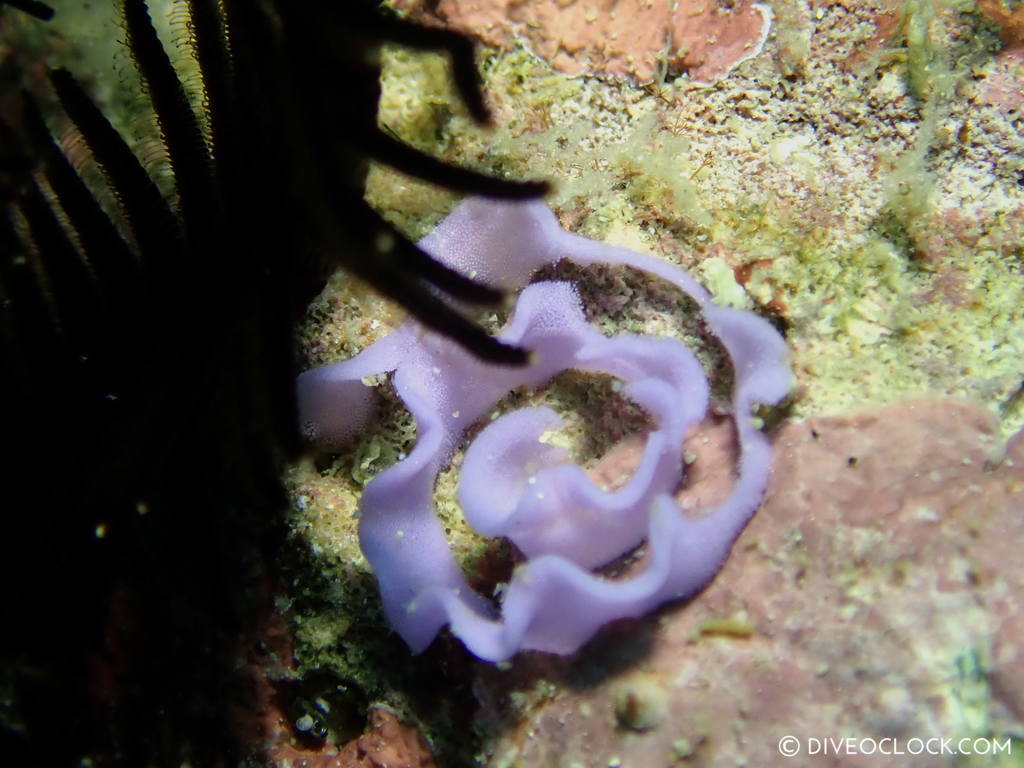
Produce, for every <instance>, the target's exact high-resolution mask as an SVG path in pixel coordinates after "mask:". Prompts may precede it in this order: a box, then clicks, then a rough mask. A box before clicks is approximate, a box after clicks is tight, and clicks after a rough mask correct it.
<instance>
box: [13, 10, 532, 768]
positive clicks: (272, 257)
mask: <svg viewBox="0 0 1024 768" xmlns="http://www.w3.org/2000/svg"><path fill="white" fill-rule="evenodd" d="M5 5H8V6H11V7H10V8H7V7H3V8H0V15H2V14H6V13H13V12H16V11H17V10H19V9H20V10H23V11H27V12H29V13H30V14H33V15H36V16H38V17H40V18H46V16H47V15H48V10H47V8H46V7H45V6H43V5H42V4H41V3H35V2H29V1H28V0H20V1H19V2H8V3H6V4H5ZM120 5H121V10H122V17H123V27H124V29H123V34H124V38H125V41H126V43H127V47H128V49H129V51H130V52H131V56H132V59H133V60H134V62H135V66H136V68H137V69H138V71H139V74H140V76H141V80H142V82H143V83H144V85H145V87H146V90H147V92H148V97H149V100H150V102H151V104H152V109H153V112H154V114H155V116H156V118H157V122H158V124H159V129H160V136H161V139H162V142H163V144H164V147H165V149H166V155H167V158H168V160H169V165H170V168H171V170H172V172H173V179H174V193H173V195H172V196H171V200H168V199H167V198H165V196H164V195H162V194H161V192H160V190H159V188H158V186H157V185H156V184H155V183H154V181H153V179H152V178H151V174H150V173H149V172H148V171H147V168H146V166H145V165H144V164H143V163H141V162H140V161H139V159H138V158H137V157H136V156H135V155H134V154H133V152H132V151H131V149H130V148H129V145H128V143H127V142H126V141H125V139H124V137H123V136H122V135H121V134H120V133H119V132H118V131H117V130H116V129H115V128H114V126H113V125H112V124H111V122H110V121H109V120H108V118H107V116H106V115H105V114H104V113H103V111H102V110H101V109H100V108H99V107H98V106H97V104H96V103H95V101H94V100H93V99H92V98H91V97H90V95H89V93H88V89H87V88H86V87H84V86H83V84H82V83H81V82H80V81H79V80H78V79H77V77H76V75H75V74H74V73H72V72H69V71H66V70H57V71H54V72H53V73H52V75H51V77H50V81H51V83H50V88H49V94H48V95H47V99H48V100H49V101H55V102H56V103H58V104H59V107H58V108H57V109H56V110H55V111H54V110H41V109H40V108H39V106H38V103H39V102H38V98H37V96H36V95H30V94H29V93H27V92H25V93H20V94H19V93H11V92H9V89H8V92H6V93H3V94H0V95H2V98H0V103H2V104H3V115H2V120H0V205H2V206H3V210H2V213H3V215H2V216H0V355H2V360H0V370H2V372H3V375H2V376H0V404H2V408H3V413H2V418H3V421H2V425H0V429H2V432H0V434H2V438H0V447H2V456H0V458H2V461H3V465H2V466H3V469H2V477H3V481H4V486H5V490H6V493H7V499H6V501H5V502H4V503H3V504H2V508H3V515H4V535H3V536H2V537H0V539H2V544H0V547H2V551H0V575H2V578H3V580H4V581H3V586H4V589H5V591H6V598H7V600H6V602H5V608H6V612H5V618H6V619H7V626H8V627H9V628H10V629H9V630H8V631H6V632H4V633H2V635H0V697H3V700H2V701H0V705H2V706H0V729H2V730H0V735H2V737H3V740H4V741H3V743H2V744H0V748H2V750H3V752H2V754H4V755H5V757H10V756H14V757H13V758H12V759H13V760H14V762H13V763H10V764H18V765H22V764H24V765H28V764H37V765H44V764H64V765H69V764H72V763H74V764H78V761H79V760H81V759H82V758H89V759H91V760H92V761H93V763H94V764H103V763H123V764H125V765H143V764H146V765H179V764H181V761H183V760H189V761H190V762H191V764H193V765H205V764H223V765H231V764H234V763H235V762H236V761H235V756H237V753H238V750H239V744H238V740H237V739H236V736H235V734H236V730H237V729H236V728H235V725H236V724H235V723H233V722H232V719H231V716H230V713H232V712H235V713H237V712H245V711H246V710H245V706H246V705H245V703H244V699H245V695H244V691H240V689H239V688H238V685H237V683H238V680H237V678H236V677H235V676H234V675H233V670H234V669H235V668H236V667H237V662H238V658H239V654H240V653H242V652H243V650H244V647H245V646H246V643H247V642H250V641H251V640H252V638H253V637H257V636H258V633H259V627H260V622H261V621H262V619H263V618H265V616H266V614H267V612H268V611H270V610H271V609H270V606H269V601H268V600H267V597H268V595H270V594H271V592H272V589H271V585H272V583H273V563H274V562H275V551H276V547H277V546H278V545H279V543H280V541H281V538H282V534H281V531H282V525H281V520H282V510H283V507H284V495H283V492H282V490H281V484H280V479H279V478H280V473H281V468H282V464H283V462H284V461H285V460H286V459H287V458H288V457H290V456H292V455H294V454H295V453H296V452H297V451H298V450H299V444H298V438H297V429H296V414H295V411H296V408H295V402H294V377H295V374H296V357H297V355H296V353H295V349H294V344H293V339H294V328H295V323H296V322H297V321H298V319H299V318H301V317H302V315H303V313H304V311H305V308H306V306H307V305H308V303H309V301H310V300H311V299H312V298H313V297H314V296H315V295H316V294H317V293H318V292H319V291H320V290H321V289H322V287H323V285H324V282H325V279H326V277H327V276H328V275H329V274H330V273H331V272H332V271H333V270H334V269H336V268H338V267H341V268H343V269H345V270H346V271H347V272H349V273H351V274H353V275H356V276H358V277H360V278H362V279H363V280H365V281H367V282H368V283H370V284H371V285H372V286H374V287H375V288H376V289H377V290H378V291H380V292H381V293H383V294H384V295H386V296H388V297H390V298H391V299H393V300H394V301H396V302H398V303H399V304H401V305H403V306H404V307H406V308H407V309H408V310H409V311H410V312H411V313H413V314H414V315H416V316H417V317H419V318H420V319H421V320H422V322H423V323H425V324H426V325H427V326H430V327H432V328H434V329H435V330H437V331H438V332H440V333H442V334H446V335H447V336H449V337H450V338H451V339H452V340H453V341H454V342H456V343H459V344H462V345H464V346H465V347H466V348H468V349H469V350H471V351H472V352H473V353H475V354H476V355H478V356H480V357H481V358H484V359H486V360H489V361H492V362H495V363H503V364H512V365H514V364H521V363H523V362H525V360H526V352H525V351H524V350H522V349H519V348H516V347H511V346H507V345H504V344H502V343H500V342H498V341H496V340H495V339H493V338H492V337H490V336H488V335H487V334H486V333H485V332H484V331H483V330H482V329H480V328H479V327H478V326H477V325H476V324H474V323H473V322H472V321H470V320H469V319H467V318H466V317H465V316H463V315H462V314H461V313H460V312H459V311H458V310H457V309H456V308H455V302H469V303H474V302H475V303H488V302H495V301H497V300H499V299H500V298H501V297H500V294H499V293H498V292H497V291H495V290H493V289H491V288H489V287H488V286H485V285H481V284H479V283H477V282H475V281H473V280H471V279H469V278H468V277H466V276H463V275H460V274H457V273H455V272H452V271H451V270H449V269H447V268H446V267H444V266H442V265H440V264H438V263H437V262H435V261H433V260H432V259H431V258H430V257H429V256H428V255H427V254H425V253H423V252H422V251H420V250H419V249H418V248H417V247H416V246H415V245H414V244H413V243H411V242H409V241H408V240H407V239H406V238H405V237H403V236H402V235H401V233H399V232H397V231H395V230H394V229H393V228H392V227H391V226H390V225H389V224H388V223H387V222H385V221H384V220H383V219H382V218H381V217H380V216H379V215H377V214H376V213H375V212H374V211H373V210H372V209H371V208H370V207H369V206H368V205H367V204H366V203H365V201H364V199H363V192H364V182H365V177H366V172H367V166H368V162H369V160H371V159H373V160H377V161H380V162H383V163H386V164H389V165H392V166H393V167H395V168H396V169H398V170H400V171H404V172H407V173H410V174H413V175H416V176H419V177H421V178H423V179H426V180H428V181H432V182H435V183H437V184H439V185H441V186H444V187H447V188H450V189H454V190H458V191H463V192H472V193H477V194H483V195H489V196H497V197H506V198H522V197H530V196H535V195H538V194H541V193H543V192H544V190H545V185H544V184H543V183H536V182H517V181H510V180H505V179H498V178H493V177H490V176H487V175H483V174H479V173H476V172H473V171H469V170H466V169H463V168H458V167H453V166H450V165H447V164H445V163H443V162H439V161H438V160H436V159H434V158H432V157H429V156H427V155H424V154H422V153H420V152H417V151H415V150H413V149H411V148H410V147H407V146H405V145H404V144H402V143H400V142H398V141H396V140H394V139H392V138H391V137H389V136H388V135H387V134H386V133H384V132H382V131H381V130H380V129H379V128H378V126H377V119H376V114H377V103H378V99H379V95H380V94H379V88H380V86H379V75H380V72H379V67H378V65H377V63H376V54H377V52H378V49H379V47H380V45H381V44H382V43H384V42H394V43H398V44H401V45H406V46H412V47H415V48H424V49H436V50H441V51H445V52H447V53H448V54H449V55H450V58H451V61H452V72H453V77H454V79H455V82H456V83H457V85H458V88H459V91H460V93H461V95H462V97H463V99H464V100H465V102H466V104H467V107H468V108H469V110H470V112H471V113H472V115H473V116H474V117H475V118H476V119H477V120H478V121H480V122H486V120H487V111H486V109H485V107H484V102H483V98H482V96H481V93H480V89H479V85H478V82H477V72H476V69H475V66H474V62H473V53H472V49H471V47H470V45H469V43H468V42H467V41H466V40H464V39H463V38H461V37H459V36H458V35H454V34H451V33H447V32H443V31H438V30H427V29H423V28H420V27H417V26H415V25H412V24H409V23H406V22H405V21H402V20H401V19H398V18H396V17H393V16H389V15H386V14H384V13H383V12H382V11H381V9H380V8H379V7H378V4H377V2H373V1H370V0H351V2H313V1H312V0H279V1H275V0H220V1H219V2H218V0H189V2H188V3H187V6H188V11H189V16H190V21H189V25H188V29H189V44H190V45H191V46H192V48H193V51H194V56H195V58H196V60H197V61H198V64H199V68H200V70H201V73H202V86H203V92H204V98H203V99H202V108H201V109H198V110H194V109H193V108H192V106H191V102H190V99H189V97H188V94H187V91H186V89H185V88H184V87H183V86H182V84H181V82H180V81H179V78H178V75H177V74H176V71H175V68H174V67H173V66H172V64H171V61H170V58H169V56H168V54H167V51H166V50H165V48H164V47H163V46H162V45H161V43H160V41H159V39H158V37H157V35H156V33H155V31H154V27H153V24H152V22H151V19H150V16H149V9H148V7H147V5H146V3H145V2H144V0H123V2H121V3H120ZM58 11H59V9H58ZM111 33H112V34H118V31H117V30H112V31H111ZM325 83H337V84H338V85H337V87H336V88H332V87H327V86H325ZM44 111H46V113H47V115H48V116H44ZM50 112H54V114H50ZM56 123H61V124H65V125H68V124H70V125H72V126H73V127H74V130H75V131H76V132H77V133H78V134H79V136H80V142H79V146H84V147H85V148H86V149H87V151H88V154H89V155H90V157H91V162H92V163H94V164H95V165H96V166H98V167H99V169H100V170H101V171H102V177H103V180H102V183H101V184H100V185H99V187H100V188H97V184H95V183H86V181H83V178H82V176H81V175H80V173H79V171H78V170H77V166H76V165H73V164H72V162H71V161H70V160H69V159H68V157H67V156H66V153H65V152H64V151H63V150H62V149H61V145H60V144H59V143H58V142H57V141H55V139H54V138H53V131H52V129H53V127H54V124H56ZM15 500H17V502H16V503H15ZM246 638H249V640H247V639H246ZM252 643H255V641H254V640H252ZM240 649H243V650H240ZM225 702H227V703H225ZM240 702H241V703H240ZM55 718H59V721H58V722H55ZM243 730H244V729H243ZM57 731H59V737H58V736H57V733H56V732H57Z"/></svg>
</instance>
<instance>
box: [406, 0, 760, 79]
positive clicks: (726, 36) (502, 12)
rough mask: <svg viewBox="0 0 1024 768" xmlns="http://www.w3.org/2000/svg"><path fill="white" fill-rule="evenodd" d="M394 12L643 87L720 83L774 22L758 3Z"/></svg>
mask: <svg viewBox="0 0 1024 768" xmlns="http://www.w3.org/2000/svg"><path fill="white" fill-rule="evenodd" d="M395 6H396V7H398V8H403V9H405V10H409V11H410V12H411V15H412V18H415V19H416V20H417V21H421V22H424V23H443V24H444V25H446V26H448V27H451V28H453V29H457V30H459V31H460V32H465V33H467V34H469V35H471V36H473V37H475V38H477V39H478V40H480V41H482V42H484V43H487V44H488V45H492V46H495V47H502V48H508V47H511V46H512V45H514V44H515V43H517V42H518V43H522V44H524V45H526V46H528V47H529V48H531V49H532V50H533V51H534V52H535V53H537V54H538V55H539V56H542V57H543V58H544V59H545V60H546V61H548V62H549V63H550V64H551V66H553V67H554V68H555V69H557V70H560V71H562V72H565V73H566V74H570V75H582V74H592V75H601V76H610V77H620V78H623V77H629V78H633V79H635V80H638V81H640V82H650V81H652V80H654V79H657V78H659V77H664V75H665V74H670V75H678V74H680V73H682V72H686V73H688V74H689V75H690V77H691V78H693V79H694V80H697V81H701V82H712V81H714V80H718V79H719V78H720V77H723V76H724V75H725V74H726V73H727V72H728V71H729V70H730V69H732V68H733V67H734V66H735V65H736V64H738V63H739V62H740V61H743V60H745V59H747V58H750V57H752V56H755V55H757V54H758V53H759V52H760V51H761V48H762V46H763V45H764V41H765V39H766V38H767V36H768V30H769V29H770V28H771V19H772V14H771V10H770V9H769V8H768V6H767V5H761V4H758V3H756V2H754V0H736V2H732V1H730V2H716V1H715V0H681V1H680V2H667V0H660V2H659V1H657V0H619V1H617V2H615V3H606V2H600V0H579V1H578V2H576V0H569V1H568V2H565V1H564V0H562V1H561V2H541V3H538V2H534V0H498V1H497V2H495V1H494V0H485V1H484V2H480V1H479V0H441V2H439V3H430V4H426V3H422V2H419V0H397V1H396V2H395Z"/></svg>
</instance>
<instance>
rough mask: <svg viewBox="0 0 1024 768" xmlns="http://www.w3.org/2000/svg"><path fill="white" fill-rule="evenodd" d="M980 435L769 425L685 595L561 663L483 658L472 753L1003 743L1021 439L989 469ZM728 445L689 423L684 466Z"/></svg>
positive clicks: (1016, 627) (713, 753)
mask: <svg viewBox="0 0 1024 768" xmlns="http://www.w3.org/2000/svg"><path fill="white" fill-rule="evenodd" d="M994 435H995V425H994V423H993V420H992V418H991V416H990V415H989V414H988V413H986V412H984V411H981V410H979V409H977V408H975V407H973V406H969V405H964V404H959V403H952V402H948V401H938V402H937V401H928V402H916V403H908V404H903V405H899V406H894V407H890V408H886V409H883V410H875V411H871V412H867V413H863V414H858V415H852V416H845V417H838V418H818V419H812V420H810V421H806V422H802V423H797V424H791V425H788V426H786V427H785V428H783V429H782V430H781V431H780V432H779V433H778V434H777V435H776V436H775V438H774V443H775V447H776V464H775V469H774V474H773V478H772V481H771V485H770V488H769V491H768V494H767V495H766V499H765V503H764V504H763V506H762V508H761V509H760V510H759V512H758V513H757V515H756V516H755V517H754V519H753V520H752V521H751V523H750V525H748V527H747V529H746V530H745V531H744V533H743V534H742V535H741V537H740V538H739V540H738V541H737V543H736V546H735V548H734V550H733V552H732V555H731V556H730V558H729V560H728V562H727V563H726V565H725V567H724V568H723V570H722V571H721V573H719V575H718V577H717V578H716V579H715V581H714V582H713V583H712V584H711V586H709V587H708V588H707V589H706V590H705V591H704V592H703V593H702V594H701V595H700V596H698V597H697V598H696V599H695V600H693V601H692V602H690V603H689V604H686V605H678V606H673V607H669V608H667V609H665V610H663V611H662V612H661V614H660V615H656V616H651V617H648V618H646V619H643V620H638V621H630V622H619V623H618V624H617V625H615V626H613V627H610V628H609V629H608V630H606V631H605V632H604V633H603V634H602V635H601V636H600V637H599V638H598V639H597V640H596V641H595V642H594V643H592V644H591V645H590V646H588V647H587V648H586V649H584V651H583V652H581V653H580V654H578V655H577V656H576V657H574V658H569V659H558V658H554V657H549V656H540V655H526V656H522V657H520V658H518V659H517V660H516V661H515V662H514V663H513V664H512V665H511V667H510V668H507V669H506V670H504V671H502V670H500V669H494V668H491V667H486V668H482V670H481V673H480V677H481V679H480V681H479V684H478V686H477V690H478V692H479V695H480V697H481V701H482V702H483V703H484V709H483V714H482V715H481V721H482V723H484V724H485V725H487V726H488V727H490V728H491V729H492V730H493V732H494V733H496V734H500V736H499V737H496V740H495V742H494V743H493V744H492V753H493V755H492V761H491V765H493V766H510V765H555V764H557V765H566V766H568V765H580V766H616V765H622V766H671V765H687V766H700V765H706V766H720V765H752V766H753V765H780V764H783V761H784V763H785V764H786V765H787V766H789V765H792V766H803V765H807V766H811V765H813V766H820V765H838V764H847V763H848V764H850V765H854V764H855V765H857V766H876V765H877V766H891V765H894V764H899V765H901V766H938V765H952V764H954V763H956V761H957V757H956V756H955V755H954V754H952V753H950V752H948V751H947V752H945V753H943V754H928V753H927V751H926V752H924V753H922V754H917V755H914V754H909V752H908V753H907V754H904V755H902V756H900V757H898V758H896V757H893V756H891V755H881V754H874V755H856V756H849V757H847V756H846V755H845V754H843V755H835V754H830V755H829V756H827V757H826V756H823V755H821V754H816V755H809V754H807V752H808V749H809V748H810V747H813V746H814V745H815V743H814V742H809V741H808V740H809V739H825V738H829V737H831V738H834V739H843V738H846V737H854V738H855V739H861V738H871V739H875V740H876V742H874V743H876V744H877V743H879V741H877V740H881V739H884V738H894V739H896V740H897V741H896V742H887V743H886V744H894V745H897V746H903V747H904V748H906V747H907V745H908V743H909V744H910V746H911V748H914V747H915V746H916V744H917V743H916V742H912V743H911V742H909V740H911V739H913V738H918V739H922V740H927V739H929V738H932V737H940V738H951V739H953V740H954V742H955V741H956V740H957V739H960V738H963V737H971V738H973V737H988V736H992V737H995V738H996V739H999V740H1003V739H1006V737H1007V735H1008V734H1009V733H1014V732H1015V733H1017V734H1019V733H1020V732H1021V721H1022V720H1024V694H1022V693H1021V691H1022V690H1024V659H1022V658H1021V656H1022V652H1024V651H1022V646H1024V610H1022V601H1024V561H1022V559H1021V557H1020V552H1021V542H1022V541H1024V438H1022V437H1020V436H1019V437H1018V438H1017V439H1016V440H1015V441H1014V442H1011V444H1010V446H1009V447H1008V449H1007V453H1006V456H1005V458H1004V459H1003V460H1002V461H1001V462H999V461H998V459H999V457H998V455H997V454H995V453H994V450H995V449H996V447H997V446H996V444H995V438H994ZM731 442H732V439H731V436H730V435H729V434H728V433H727V432H724V431H723V430H722V429H721V428H720V424H719V425H712V428H711V429H710V430H709V431H708V432H707V434H706V435H704V436H701V435H694V436H691V437H690V439H689V441H688V448H689V449H690V450H692V451H694V452H695V453H696V467H697V469H698V471H700V470H701V469H702V468H701V464H702V462H705V461H706V457H707V455H708V454H709V452H712V453H714V452H719V453H720V452H721V451H722V450H723V446H724V447H728V446H729V445H730V444H731ZM705 476H706V477H707V478H708V481H709V482H717V480H716V478H715V476H714V474H713V473H708V474H706V475H705ZM697 485H698V486H699V483H698V484H697ZM684 493H688V494H690V495H691V496H693V495H694V494H696V495H697V496H699V495H700V494H699V487H695V488H690V489H687V490H686V491H684ZM712 495H716V494H712ZM700 506H702V507H703V506H704V505H700ZM510 704H511V705H514V706H515V707H516V708H517V711H518V712H519V715H520V716H519V717H518V718H517V719H516V718H509V717H508V716H507V715H504V716H503V715H502V714H501V713H502V710H503V709H507V708H508V707H509V705H510ZM787 735H789V736H794V737H796V739H797V742H796V743H797V744H798V745H799V748H800V751H799V753H798V754H797V755H796V756H795V757H788V758H784V757H783V756H782V755H781V754H780V752H779V746H778V745H779V741H780V739H782V738H783V737H784V736H787ZM922 743H924V742H922ZM866 744H867V745H868V746H870V743H866ZM934 745H935V746H936V747H937V748H938V749H940V750H941V749H942V747H941V744H940V743H938V742H936V743H934ZM1014 746H1017V747H1018V748H1019V742H1018V743H1017V744H1015V745H1014ZM822 748H823V747H820V745H819V749H822ZM894 760H895V761H897V762H894ZM957 764H960V763H957ZM970 764H974V763H970Z"/></svg>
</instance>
